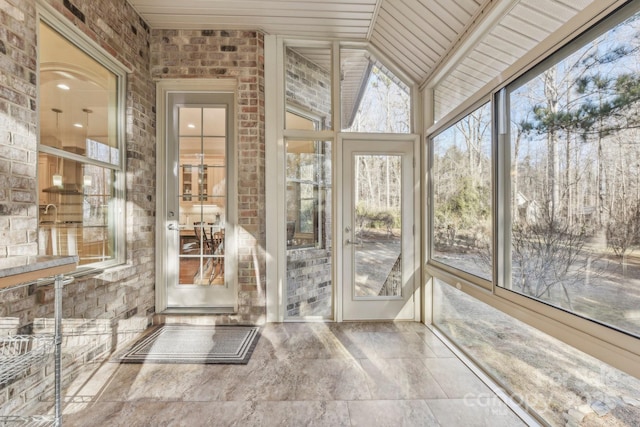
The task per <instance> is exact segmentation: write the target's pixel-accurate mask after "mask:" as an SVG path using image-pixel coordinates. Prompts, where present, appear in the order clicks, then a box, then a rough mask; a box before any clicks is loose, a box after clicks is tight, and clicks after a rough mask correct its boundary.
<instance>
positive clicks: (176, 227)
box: [167, 223, 180, 231]
mask: <svg viewBox="0 0 640 427" xmlns="http://www.w3.org/2000/svg"><path fill="white" fill-rule="evenodd" d="M167 229H169V230H171V231H179V230H180V227H178V226H177V225H176V224H173V223H171V224H169V225H167Z"/></svg>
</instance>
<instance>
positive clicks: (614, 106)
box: [505, 14, 640, 336]
mask: <svg viewBox="0 0 640 427" xmlns="http://www.w3.org/2000/svg"><path fill="white" fill-rule="evenodd" d="M639 18H640V15H638V14H636V15H634V16H631V17H630V18H628V19H626V20H625V21H623V22H621V23H619V24H617V25H616V26H615V27H613V28H611V27H609V28H610V29H608V30H607V31H606V32H603V33H599V35H597V37H596V36H593V35H587V37H588V38H587V39H585V38H583V39H582V40H581V41H580V42H576V43H575V44H573V45H570V46H569V47H567V48H566V49H565V50H564V51H561V52H560V53H559V54H557V55H556V56H555V57H553V58H551V59H550V60H549V61H547V62H546V63H543V64H542V65H541V66H540V67H537V68H535V69H534V70H532V71H531V72H530V73H529V74H527V75H525V76H524V77H523V78H521V79H520V80H518V81H516V82H515V83H514V84H513V85H511V86H510V87H508V89H507V93H508V102H509V105H510V110H509V118H510V146H509V150H510V169H511V183H510V184H511V197H510V200H511V203H510V211H511V215H510V217H511V227H510V230H509V232H510V239H511V250H510V253H509V254H508V255H509V256H510V268H511V273H510V277H509V279H510V280H509V281H508V283H507V284H505V286H506V287H507V288H508V289H510V290H512V291H514V292H517V293H519V294H523V295H526V296H528V297H531V298H534V299H537V300H539V301H543V302H544V303H546V304H549V305H552V306H555V307H558V308H561V309H563V310H566V311H568V312H571V313H574V314H577V315H579V316H582V317H586V318H589V319H592V320H596V321H598V322H600V323H603V324H606V325H609V326H612V327H614V328H617V329H619V330H622V331H625V332H627V333H630V334H633V335H635V336H640V317H639V311H638V307H639V306H640V294H638V292H637V289H638V286H639V285H640V269H638V265H639V263H640V257H639V252H638V250H639V249H640V145H639V144H638V136H639V133H638V125H639V123H640V122H639V120H638V113H637V112H638V107H640V96H639V95H638V94H639V93H640V62H639V61H638V57H639V56H638V42H639V41H640V19H639Z"/></svg>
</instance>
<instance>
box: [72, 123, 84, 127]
mask: <svg viewBox="0 0 640 427" xmlns="http://www.w3.org/2000/svg"><path fill="white" fill-rule="evenodd" d="M73 125H74V126H75V127H77V128H81V127H83V126H82V123H74V124H73Z"/></svg>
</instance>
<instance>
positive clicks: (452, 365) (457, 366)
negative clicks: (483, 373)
mask: <svg viewBox="0 0 640 427" xmlns="http://www.w3.org/2000/svg"><path fill="white" fill-rule="evenodd" d="M423 362H424V363H425V365H426V366H427V369H429V372H431V374H432V375H433V377H434V378H435V379H436V381H437V382H438V384H439V385H440V387H442V390H444V392H445V393H446V394H447V397H449V398H463V397H466V396H470V395H473V396H483V395H484V396H487V395H490V394H492V392H491V390H490V389H489V387H487V386H486V385H485V384H484V383H483V382H482V381H480V379H479V378H478V377H477V376H476V375H475V374H474V373H473V372H471V370H470V369H469V368H467V366H465V364H464V363H462V362H461V361H460V360H458V359H455V358H451V357H448V358H442V359H434V358H432V359H424V360H423Z"/></svg>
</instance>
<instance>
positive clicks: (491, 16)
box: [420, 0, 519, 90]
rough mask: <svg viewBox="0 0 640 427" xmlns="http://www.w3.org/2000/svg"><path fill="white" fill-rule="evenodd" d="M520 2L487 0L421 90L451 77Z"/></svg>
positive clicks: (437, 64)
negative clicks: (454, 70) (456, 68)
mask: <svg viewBox="0 0 640 427" xmlns="http://www.w3.org/2000/svg"><path fill="white" fill-rule="evenodd" d="M518 2H519V0H486V1H485V2H484V4H483V5H482V6H481V7H480V8H479V9H478V11H477V12H476V13H475V14H474V15H473V17H472V18H471V19H470V20H469V22H468V23H467V25H465V28H464V29H463V30H462V32H460V34H458V37H457V38H456V40H455V41H454V42H453V43H452V44H451V46H449V48H448V49H447V51H446V52H445V53H444V55H442V56H441V57H440V59H439V60H438V62H437V63H436V64H435V66H434V67H433V68H432V69H431V72H429V74H427V76H426V78H425V79H424V81H423V82H422V83H421V85H420V89H421V90H422V89H424V88H425V87H430V88H431V87H434V86H436V85H437V84H438V83H439V82H440V80H442V79H443V78H445V77H446V76H447V75H449V73H451V71H452V70H453V69H454V68H455V67H456V66H457V65H458V64H459V63H460V61H462V60H463V59H464V58H465V57H466V56H467V55H468V54H469V52H471V50H473V48H475V46H476V45H477V44H478V43H480V42H481V41H482V40H483V39H484V38H485V36H486V35H487V34H488V33H489V32H490V31H491V30H492V29H493V28H494V27H495V26H496V25H497V24H498V22H500V20H501V19H502V18H503V17H504V16H505V15H506V14H508V13H509V11H510V10H511V9H513V7H514V6H515V5H517V4H518Z"/></svg>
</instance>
